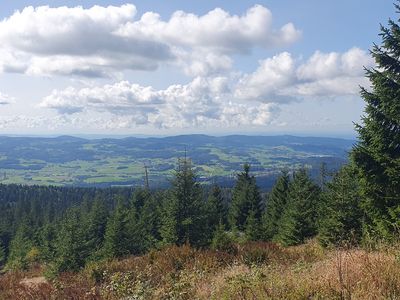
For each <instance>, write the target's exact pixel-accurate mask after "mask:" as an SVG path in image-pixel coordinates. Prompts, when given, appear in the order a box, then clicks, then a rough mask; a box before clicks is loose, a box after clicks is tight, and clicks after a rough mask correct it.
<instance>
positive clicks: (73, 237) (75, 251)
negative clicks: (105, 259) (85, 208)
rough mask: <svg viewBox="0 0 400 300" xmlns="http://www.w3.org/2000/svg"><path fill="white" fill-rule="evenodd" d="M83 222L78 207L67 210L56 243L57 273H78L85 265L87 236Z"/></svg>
mask: <svg viewBox="0 0 400 300" xmlns="http://www.w3.org/2000/svg"><path fill="white" fill-rule="evenodd" d="M82 223H83V220H82V218H81V215H80V211H79V209H78V208H77V207H72V208H70V209H68V210H67V212H66V214H65V216H64V218H63V220H62V221H61V224H60V227H59V231H58V233H57V240H56V243H55V248H56V260H55V266H54V268H55V271H56V272H64V271H78V270H79V269H80V268H82V267H83V266H84V264H85V260H86V257H87V252H86V251H85V250H86V248H85V234H84V228H83V226H82Z"/></svg>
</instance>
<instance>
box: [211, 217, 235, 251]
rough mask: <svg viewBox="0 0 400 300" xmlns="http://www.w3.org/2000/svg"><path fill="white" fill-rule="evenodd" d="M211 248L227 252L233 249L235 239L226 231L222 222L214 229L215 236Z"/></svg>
mask: <svg viewBox="0 0 400 300" xmlns="http://www.w3.org/2000/svg"><path fill="white" fill-rule="evenodd" d="M211 248H212V249H214V250H221V251H227V252H231V251H233V248H234V243H233V239H232V238H231V236H229V234H228V233H227V232H226V231H225V225H224V224H223V223H222V222H219V224H218V226H217V228H216V229H215V231H214V234H213V238H212V240H211Z"/></svg>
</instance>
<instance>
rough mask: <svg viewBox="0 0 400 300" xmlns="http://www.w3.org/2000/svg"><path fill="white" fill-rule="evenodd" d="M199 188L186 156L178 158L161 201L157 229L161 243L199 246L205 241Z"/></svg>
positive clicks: (202, 206) (202, 203)
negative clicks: (159, 221)
mask: <svg viewBox="0 0 400 300" xmlns="http://www.w3.org/2000/svg"><path fill="white" fill-rule="evenodd" d="M202 194H203V193H202V189H201V187H200V185H199V183H198V182H197V181H196V176H195V173H194V171H193V168H192V166H191V163H190V161H189V160H188V159H186V158H185V159H184V160H180V161H179V166H178V170H177V171H176V172H175V177H174V179H173V180H172V188H171V190H170V193H169V197H168V199H167V201H166V202H165V205H164V211H163V221H162V226H161V228H160V233H161V236H162V238H163V242H164V243H167V244H169V243H176V244H178V245H182V244H184V243H186V242H189V243H190V244H191V245H194V246H200V245H203V244H205V243H206V242H207V237H206V235H207V232H204V230H203V229H204V228H203V226H204V222H205V220H204V201H203V195H202Z"/></svg>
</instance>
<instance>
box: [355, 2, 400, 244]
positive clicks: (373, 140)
mask: <svg viewBox="0 0 400 300" xmlns="http://www.w3.org/2000/svg"><path fill="white" fill-rule="evenodd" d="M395 7H396V9H397V12H400V6H399V5H398V4H396V5H395ZM380 36H381V38H382V43H381V45H380V46H378V45H374V46H373V48H372V50H371V54H372V57H373V58H374V59H375V63H376V67H375V68H371V69H368V70H367V71H366V76H367V77H368V79H369V80H370V83H371V90H369V89H366V88H362V89H361V96H362V98H363V99H364V101H365V102H366V107H365V114H364V116H363V117H362V123H361V124H357V125H356V130H357V131H358V137H359V142H358V143H357V145H356V146H355V147H354V149H353V151H352V154H351V157H352V160H353V162H354V163H355V165H356V167H357V170H358V176H359V177H360V188H361V193H362V198H363V200H362V206H363V209H364V211H365V213H366V215H367V216H368V220H367V221H368V226H367V227H368V229H369V232H370V233H372V234H376V235H377V236H379V237H386V238H390V237H391V236H392V235H393V233H394V232H395V231H398V225H399V221H398V220H399V217H400V176H399V174H400V27H399V24H398V23H396V22H395V21H392V20H389V24H388V27H383V26H381V33H380Z"/></svg>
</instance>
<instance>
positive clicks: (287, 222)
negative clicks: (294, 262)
mask: <svg viewBox="0 0 400 300" xmlns="http://www.w3.org/2000/svg"><path fill="white" fill-rule="evenodd" d="M319 192H320V190H319V187H318V186H317V185H316V184H315V183H314V182H312V180H311V179H310V177H309V176H308V174H307V171H306V170H305V169H301V170H299V171H297V172H295V173H294V174H293V181H292V183H291V184H290V188H289V197H288V202H287V205H286V208H285V211H284V213H283V216H282V218H281V222H280V227H279V230H278V234H277V236H276V240H277V241H279V242H280V243H282V244H283V245H286V246H290V245H296V244H300V243H303V242H304V240H305V239H307V238H310V237H312V236H314V235H315V234H316V230H317V205H318V198H319Z"/></svg>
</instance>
